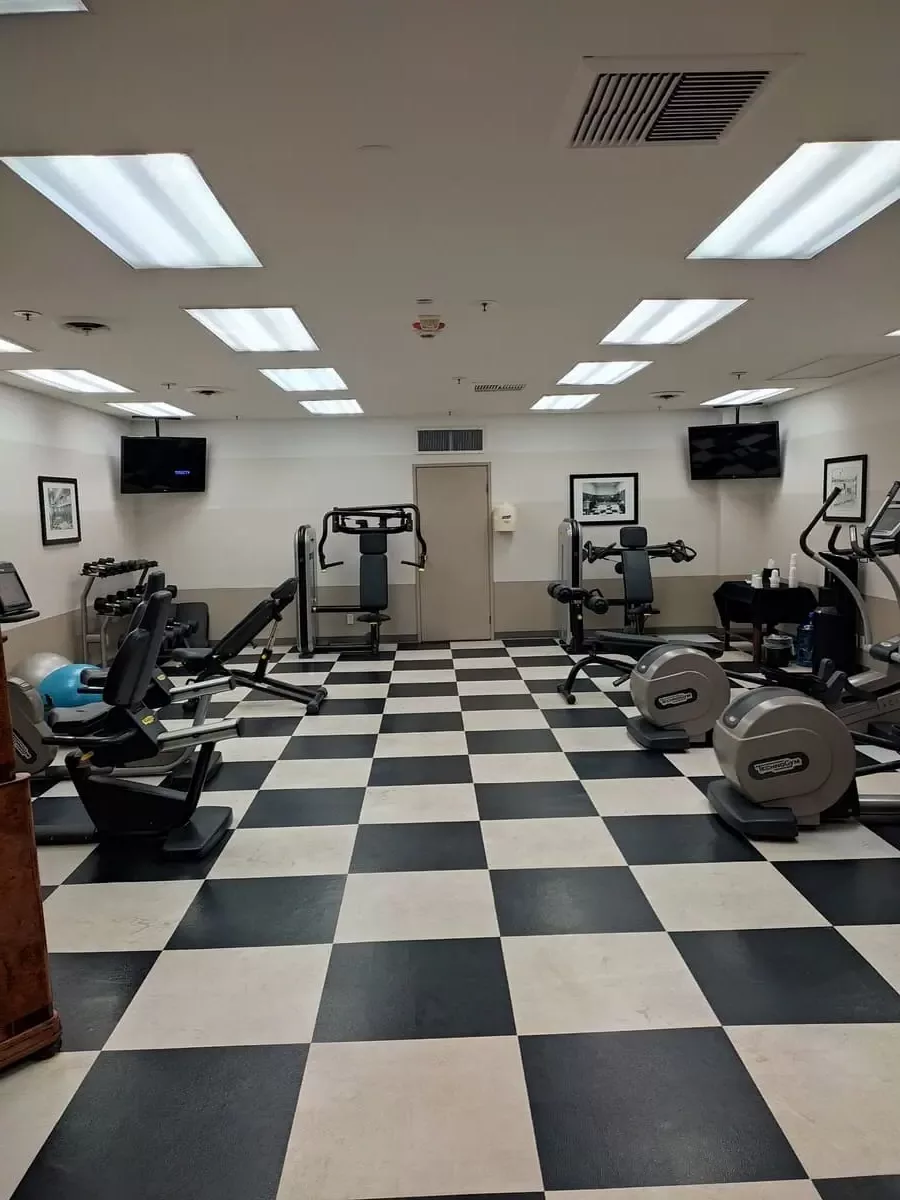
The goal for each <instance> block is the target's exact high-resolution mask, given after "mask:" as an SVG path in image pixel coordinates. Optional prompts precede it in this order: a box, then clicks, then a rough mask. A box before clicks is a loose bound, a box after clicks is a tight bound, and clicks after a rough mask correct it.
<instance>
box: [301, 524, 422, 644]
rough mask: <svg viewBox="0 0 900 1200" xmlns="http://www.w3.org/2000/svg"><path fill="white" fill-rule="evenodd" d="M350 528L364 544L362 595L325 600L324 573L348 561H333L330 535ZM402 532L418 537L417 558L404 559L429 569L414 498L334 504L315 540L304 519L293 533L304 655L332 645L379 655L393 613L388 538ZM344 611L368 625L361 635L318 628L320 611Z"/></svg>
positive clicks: (415, 565)
mask: <svg viewBox="0 0 900 1200" xmlns="http://www.w3.org/2000/svg"><path fill="white" fill-rule="evenodd" d="M339 533H340V534H347V535H349V536H351V537H354V538H356V539H357V542H358V546H359V582H358V586H359V597H358V603H356V604H321V603H320V602H319V586H320V580H319V573H320V572H324V571H328V570H331V568H332V567H340V566H343V563H342V562H340V561H337V562H329V561H328V559H327V556H326V553H325V547H326V543H327V541H328V537H329V535H332V534H339ZM397 534H412V535H413V536H414V538H415V544H416V554H415V560H414V561H410V560H407V559H403V563H404V565H405V566H408V567H415V568H416V570H418V571H424V570H425V563H426V560H427V556H428V547H427V546H426V544H425V539H424V538H423V537H422V523H421V518H420V516H419V509H418V507H417V506H416V505H415V504H374V505H372V504H370V505H363V506H361V507H352V508H333V509H331V511H330V512H327V513H326V514H325V516H324V518H323V520H322V532H321V535H320V536H319V537H318V542H317V540H316V530H315V529H314V528H313V526H312V525H301V526H300V528H299V529H298V530H297V533H296V535H295V538H294V565H295V571H296V578H297V600H296V606H297V649H298V650H299V652H300V653H301V654H302V655H313V654H315V653H316V650H325V649H329V648H334V649H339V650H342V651H343V652H344V653H347V654H353V653H358V654H362V655H368V656H377V655H378V652H379V648H380V645H381V626H382V625H383V624H385V622H387V621H389V620H390V619H391V618H390V616H389V614H388V612H387V606H388V601H389V589H388V560H387V539H388V537H391V536H394V535H397ZM326 613H339V614H342V615H349V616H351V617H352V618H353V619H354V620H355V622H357V623H359V624H362V625H368V627H369V631H368V634H367V635H366V637H365V638H364V639H363V640H362V641H360V640H358V639H357V640H356V641H353V640H350V639H347V638H333V639H331V640H328V639H326V638H324V637H322V635H321V634H320V632H319V616H320V615H322V614H326Z"/></svg>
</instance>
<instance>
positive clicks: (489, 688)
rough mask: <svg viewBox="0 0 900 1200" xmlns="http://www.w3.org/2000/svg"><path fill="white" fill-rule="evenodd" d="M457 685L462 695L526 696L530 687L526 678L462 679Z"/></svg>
mask: <svg viewBox="0 0 900 1200" xmlns="http://www.w3.org/2000/svg"><path fill="white" fill-rule="evenodd" d="M457 687H458V688H459V694H460V695H461V696H525V695H527V694H528V687H527V685H526V683H525V681H524V679H460V680H459V682H458V684H457Z"/></svg>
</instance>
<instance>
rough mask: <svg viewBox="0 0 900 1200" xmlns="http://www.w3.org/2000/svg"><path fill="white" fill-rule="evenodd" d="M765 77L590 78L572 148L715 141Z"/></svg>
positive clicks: (641, 74)
mask: <svg viewBox="0 0 900 1200" xmlns="http://www.w3.org/2000/svg"><path fill="white" fill-rule="evenodd" d="M769 74H770V72H769V71H766V70H754V71H750V70H744V71H622V72H603V73H601V74H599V75H597V76H596V78H595V79H594V83H593V86H592V88H591V90H590V93H589V94H588V98H587V102H586V103H585V105H584V108H583V109H582V112H581V115H580V117H579V119H578V122H577V124H576V126H575V130H574V132H573V134H572V137H571V142H570V145H571V146H573V147H575V148H583V147H603V146H638V145H646V144H652V143H657V142H676V143H683V142H716V141H718V140H719V138H720V137H721V136H722V135H723V134H724V133H725V132H726V130H727V129H728V127H729V125H731V123H732V121H734V119H735V118H736V117H737V116H738V114H739V113H740V112H741V110H742V109H743V108H744V107H745V106H746V105H747V104H748V103H749V102H750V100H752V99H753V97H754V96H755V95H756V93H757V92H758V91H759V89H760V88H761V87H762V85H763V84H764V83H765V81H766V80H767V79H768V78H769Z"/></svg>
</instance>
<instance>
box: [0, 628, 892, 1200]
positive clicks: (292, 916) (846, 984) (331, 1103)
mask: <svg viewBox="0 0 900 1200" xmlns="http://www.w3.org/2000/svg"><path fill="white" fill-rule="evenodd" d="M569 662H570V660H569V658H568V657H567V656H566V655H564V654H563V653H562V652H561V651H560V650H559V648H558V647H556V646H555V645H554V644H553V643H552V642H550V641H549V640H543V641H541V640H532V641H527V642H526V641H519V642H508V643H506V644H503V643H499V642H490V643H479V644H453V645H440V646H432V647H428V648H420V649H403V648H401V649H399V650H395V649H391V648H388V649H386V650H385V651H384V652H383V653H382V655H381V658H380V659H379V661H376V662H370V661H364V662H363V661H361V660H359V659H342V658H339V657H338V656H337V655H334V656H331V657H327V656H325V657H320V658H316V659H315V660H314V661H312V662H304V661H302V660H300V659H299V658H298V656H297V655H296V654H292V653H283V654H282V655H281V656H280V658H279V660H278V662H277V664H276V665H275V667H274V672H275V674H276V675H281V676H283V677H285V678H286V679H296V680H298V681H300V680H309V679H312V678H316V679H321V680H322V681H323V682H327V686H328V689H329V699H328V702H327V704H326V705H325V706H324V707H323V709H322V712H321V715H319V716H317V717H308V718H305V719H303V720H302V721H301V720H300V714H299V711H298V709H297V708H296V707H295V706H292V705H290V704H284V703H273V702H272V701H270V700H265V699H254V698H253V696H247V695H246V694H242V695H238V696H237V697H232V698H229V701H228V702H227V704H217V705H216V706H215V708H214V714H215V715H226V714H229V715H238V716H242V717H245V718H246V729H245V737H244V738H243V739H242V740H240V741H234V742H229V743H226V744H224V745H223V747H222V750H223V753H224V756H225V759H226V763H225V766H224V767H223V769H222V772H221V774H220V775H219V776H218V778H217V779H216V781H215V783H214V784H213V786H212V788H211V789H210V791H209V793H208V794H207V796H206V800H207V802H209V803H216V804H222V803H225V804H229V805H230V806H231V807H232V808H233V810H234V830H233V832H232V833H231V834H230V836H229V839H228V841H227V842H226V844H225V845H224V846H223V847H222V848H221V850H220V851H219V852H218V853H216V854H214V855H212V856H211V857H210V858H208V859H207V860H206V861H204V862H201V863H161V862H158V861H155V860H154V859H153V858H152V857H148V856H147V855H146V854H145V853H139V852H134V853H132V854H129V855H127V856H124V857H123V855H122V854H121V853H120V854H118V855H117V856H112V855H110V854H109V853H107V852H106V851H104V850H102V849H99V848H96V847H91V846H70V847H50V848H46V849H41V851H40V867H41V879H42V884H43V885H44V893H45V896H46V900H45V914H46V922H47V934H48V939H49V946H50V951H51V965H52V973H53V981H54V987H55V993H56V1001H57V1005H58V1007H59V1009H60V1012H61V1014H62V1017H63V1023H64V1028H65V1048H64V1053H62V1054H60V1055H58V1056H57V1057H56V1058H54V1059H52V1060H50V1061H48V1062H44V1063H38V1064H29V1065H27V1066H24V1067H21V1068H18V1069H15V1070H13V1071H11V1072H8V1073H7V1074H6V1075H5V1076H3V1077H2V1078H0V1146H2V1147H3V1149H2V1153H0V1196H2V1197H9V1196H13V1195H14V1196H15V1197H16V1200H46V1198H48V1197H53V1198H54V1200H87V1198H88V1197H90V1200H125V1198H127V1200H144V1198H147V1200H150V1198H152V1200H162V1198H165V1200H168V1198H170V1197H171V1198H173V1200H174V1198H175V1197H179V1198H185V1200H188V1198H189V1200H207V1198H208V1200H301V1198H302V1200H393V1198H399V1197H426V1196H429V1197H463V1196H467V1197H470V1198H471V1197H482V1198H483V1197H490V1196H496V1197H500V1196H503V1197H506V1198H507V1200H510V1198H513V1200H515V1198H518V1200H522V1198H523V1197H528V1198H536V1197H541V1196H548V1197H557V1200H558V1198H559V1197H561V1196H562V1195H564V1194H565V1193H572V1192H578V1193H580V1200H599V1198H600V1197H601V1196H602V1197H608V1198H609V1200H625V1198H627V1200H729V1198H730V1197H732V1196H733V1197H734V1200H814V1198H815V1197H816V1196H819V1197H821V1200H888V1198H889V1197H890V1198H897V1197H900V1139H898V1137H897V1129H898V1127H900V994H898V989H900V823H898V825H897V826H895V827H888V828H881V829H879V830H878V831H876V830H874V829H867V828H865V827H857V828H830V829H824V830H821V831H817V832H813V833H809V834H808V835H806V836H804V837H803V839H802V840H800V841H799V842H798V843H796V844H767V845H759V846H754V845H750V844H748V843H746V842H744V841H742V840H741V839H740V838H738V837H737V836H735V835H733V834H732V833H730V832H729V831H728V830H727V829H726V828H725V827H724V826H722V825H721V824H719V823H718V821H717V820H716V819H715V818H714V817H713V816H711V815H710V813H709V809H708V806H707V803H706V799H705V795H704V788H705V786H706V783H707V782H708V779H709V777H710V776H711V775H714V774H715V773H716V770H715V762H714V758H713V756H712V753H711V752H710V751H706V750H696V751H691V752H690V753H687V754H682V755H674V754H673V755H666V756H655V755H653V754H651V753H649V752H647V751H643V750H639V749H636V748H635V747H634V746H633V745H632V744H631V743H630V742H629V740H628V738H627V735H626V731H625V725H624V721H625V714H626V713H627V712H628V711H629V710H628V705H629V703H630V698H629V696H628V693H627V691H624V690H621V689H616V688H615V687H614V677H613V676H611V675H610V674H608V673H605V672H604V671H603V670H602V669H599V668H598V669H592V670H591V672H590V673H589V675H588V677H587V678H585V679H583V680H582V681H581V683H580V685H579V688H580V690H579V693H578V701H579V703H578V704H577V706H576V707H572V708H570V707H568V706H567V705H565V704H564V703H563V701H562V700H561V698H560V697H559V696H558V695H557V693H556V684H557V683H558V682H559V680H560V679H561V678H562V677H563V675H564V673H565V671H566V670H567V668H568V666H569ZM167 715H168V716H172V715H173V714H167ZM876 779H877V784H875V783H873V786H877V787H879V788H880V789H881V790H884V788H885V785H886V784H890V783H891V782H892V781H893V779H894V777H885V776H880V777H876ZM898 790H900V789H898ZM71 794H72V792H71V788H70V786H69V785H68V784H61V785H57V786H56V787H54V788H52V789H50V790H49V791H48V792H47V793H46V798H45V803H46V802H49V801H51V800H53V799H55V798H60V797H63V798H64V797H65V796H66V795H71Z"/></svg>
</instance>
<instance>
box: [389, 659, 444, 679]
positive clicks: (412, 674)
mask: <svg viewBox="0 0 900 1200" xmlns="http://www.w3.org/2000/svg"><path fill="white" fill-rule="evenodd" d="M455 682H456V672H455V671H454V670H453V665H452V663H449V662H448V663H447V670H446V671H430V670H429V671H395V672H394V674H393V675H392V676H391V683H455Z"/></svg>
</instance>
